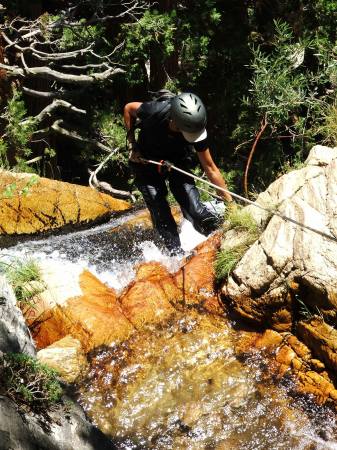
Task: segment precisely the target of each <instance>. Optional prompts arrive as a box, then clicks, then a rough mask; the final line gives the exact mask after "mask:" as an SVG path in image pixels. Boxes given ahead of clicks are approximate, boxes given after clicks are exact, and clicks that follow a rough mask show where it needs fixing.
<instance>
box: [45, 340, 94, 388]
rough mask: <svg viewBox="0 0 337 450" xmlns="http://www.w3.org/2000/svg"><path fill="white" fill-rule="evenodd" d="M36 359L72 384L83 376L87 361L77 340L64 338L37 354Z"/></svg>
mask: <svg viewBox="0 0 337 450" xmlns="http://www.w3.org/2000/svg"><path fill="white" fill-rule="evenodd" d="M37 359H38V360H39V361H40V362H41V363H43V364H46V365H47V366H49V367H51V368H52V369H55V370H56V371H57V373H58V374H59V375H60V377H61V378H62V379H63V380H64V381H67V382H68V383H73V382H74V381H76V380H78V379H79V378H80V377H81V376H83V375H84V372H85V369H86V368H87V360H86V357H85V355H84V352H83V349H82V346H81V343H80V341H79V340H78V339H74V338H73V337H71V336H66V337H64V338H63V339H60V340H59V341H57V342H54V344H52V345H50V346H49V347H46V348H44V349H43V350H40V351H39V352H37Z"/></svg>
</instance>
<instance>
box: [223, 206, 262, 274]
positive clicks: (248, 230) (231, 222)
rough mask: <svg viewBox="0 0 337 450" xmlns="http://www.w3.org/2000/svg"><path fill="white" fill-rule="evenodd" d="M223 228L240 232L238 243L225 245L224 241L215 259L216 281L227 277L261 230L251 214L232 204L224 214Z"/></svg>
mask: <svg viewBox="0 0 337 450" xmlns="http://www.w3.org/2000/svg"><path fill="white" fill-rule="evenodd" d="M225 229H226V230H227V231H228V230H230V229H235V230H237V231H238V232H241V237H240V239H239V243H238V244H236V245H233V246H227V245H226V242H224V244H223V246H222V249H221V250H220V251H219V252H218V254H217V257H216V260H215V277H216V280H217V282H221V281H222V280H224V279H225V278H227V277H228V276H229V274H230V272H231V271H232V270H233V269H234V267H235V266H236V264H237V263H238V262H239V260H240V259H241V258H242V256H243V255H244V254H245V252H246V251H247V250H248V249H249V247H250V246H251V245H252V244H253V243H254V242H255V241H256V239H257V238H258V237H259V235H260V232H261V230H260V229H259V227H258V225H257V223H256V222H255V220H254V219H253V217H252V216H251V214H250V213H249V212H248V211H246V210H245V209H243V208H241V207H239V206H238V205H236V204H233V205H232V206H231V207H229V208H228V209H227V212H226V215H225Z"/></svg>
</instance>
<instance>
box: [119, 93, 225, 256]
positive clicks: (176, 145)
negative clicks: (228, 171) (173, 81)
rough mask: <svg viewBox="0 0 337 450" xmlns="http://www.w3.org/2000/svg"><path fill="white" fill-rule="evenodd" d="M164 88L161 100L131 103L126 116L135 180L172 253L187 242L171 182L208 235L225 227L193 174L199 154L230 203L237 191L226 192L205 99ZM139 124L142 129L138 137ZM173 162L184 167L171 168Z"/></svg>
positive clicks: (186, 213) (196, 224) (191, 217)
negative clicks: (215, 158)
mask: <svg viewBox="0 0 337 450" xmlns="http://www.w3.org/2000/svg"><path fill="white" fill-rule="evenodd" d="M161 93H162V96H161V97H160V98H159V99H158V100H154V101H148V102H143V103H142V102H130V103H127V104H126V105H125V107H124V121H125V126H126V129H127V132H128V133H127V139H128V145H129V148H130V156H129V160H130V166H131V169H132V171H133V174H134V177H135V184H136V186H137V188H138V189H139V191H140V192H141V194H142V196H143V199H144V201H145V204H146V206H147V207H148V209H149V211H150V214H151V218H152V222H153V226H154V228H155V229H156V230H157V231H158V233H159V235H160V236H161V237H162V239H163V241H164V244H165V245H166V247H167V249H168V250H169V251H170V253H171V254H175V253H179V252H181V245H180V238H179V234H178V227H177V224H176V222H175V220H174V218H173V215H172V213H171V209H170V206H169V204H168V201H167V194H168V189H167V184H166V181H168V184H169V187H170V190H171V192H172V194H173V196H174V198H175V200H176V201H177V202H178V204H179V206H180V208H181V210H182V213H183V216H184V217H185V218H186V219H187V220H189V221H190V222H191V223H192V224H193V226H194V228H195V229H196V230H197V231H198V232H200V233H202V234H204V235H207V234H209V233H210V232H212V231H214V230H215V229H216V228H217V226H219V216H218V214H216V213H215V212H214V211H211V210H210V209H209V208H207V206H206V205H204V204H203V203H202V202H201V200H200V194H199V191H198V189H197V187H196V185H195V181H194V179H193V178H192V177H191V176H188V174H190V173H191V169H192V168H193V167H194V166H195V164H194V163H193V159H194V158H193V155H194V154H195V153H196V154H197V155H198V159H199V162H200V164H201V166H202V168H203V170H204V172H205V174H206V175H207V178H208V179H209V180H210V182H211V183H212V184H213V185H215V186H216V187H218V188H220V190H218V191H217V192H218V194H219V195H220V196H221V198H222V199H223V200H224V201H226V202H230V201H232V196H231V195H230V193H229V192H225V191H224V190H226V189H227V186H226V182H225V180H224V179H223V177H222V175H221V173H220V171H219V169H218V167H217V166H216V164H215V163H214V161H213V159H212V156H211V152H210V149H209V144H208V138H207V131H206V119H207V114H206V108H205V106H204V104H203V102H202V101H201V99H200V98H199V97H198V96H197V95H195V94H193V93H190V92H184V93H181V94H178V95H173V94H170V93H169V92H167V91H161ZM136 127H137V128H139V134H138V137H137V139H136V133H135V130H136ZM148 160H155V161H162V162H163V163H162V164H159V165H157V166H156V165H153V164H148V163H147V162H148ZM166 161H169V163H166ZM164 162H165V163H164ZM171 166H173V167H175V168H179V169H181V170H182V172H180V171H178V170H170V167H171ZM184 172H186V173H184Z"/></svg>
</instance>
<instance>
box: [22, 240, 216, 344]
mask: <svg viewBox="0 0 337 450" xmlns="http://www.w3.org/2000/svg"><path fill="white" fill-rule="evenodd" d="M219 241H220V238H219V236H218V235H214V236H212V237H211V238H210V239H209V240H208V241H207V242H204V243H202V244H200V245H199V246H198V247H197V249H196V251H195V255H194V256H192V257H191V258H190V259H188V260H187V261H184V260H183V261H182V267H181V269H180V270H178V271H177V272H176V273H170V272H169V271H168V269H167V268H165V267H164V266H162V265H161V264H159V263H157V262H152V263H143V264H141V265H140V266H139V267H138V269H137V271H136V276H135V279H134V280H133V281H132V282H131V283H130V284H129V285H128V286H127V287H126V288H125V289H124V291H122V292H121V293H120V294H119V295H117V293H116V291H115V290H113V289H112V288H110V287H108V286H107V285H105V284H103V283H102V282H101V281H99V280H98V279H97V278H96V277H95V276H94V275H92V274H91V273H89V272H88V271H83V270H82V269H81V268H80V267H79V266H76V265H74V264H68V265H64V266H63V267H62V268H61V267H60V266H58V265H55V264H52V263H49V264H48V263H46V264H45V267H44V268H43V270H42V278H43V283H44V284H45V286H46V287H47V288H46V289H45V290H44V291H43V292H41V293H40V294H38V295H37V296H35V297H34V299H33V301H32V306H33V307H32V308H27V309H26V310H25V314H26V318H27V321H28V323H29V326H30V329H31V330H32V334H33V337H34V340H35V342H36V344H37V346H38V348H39V349H42V348H44V347H46V346H49V345H51V344H53V343H54V342H56V341H58V340H59V339H62V338H64V337H65V336H67V335H71V336H72V337H73V338H76V339H78V340H79V341H80V342H81V345H82V346H83V348H84V350H85V352H88V351H90V350H92V349H94V348H96V347H99V346H102V345H109V346H111V345H115V344H116V343H120V342H123V341H124V340H126V339H128V338H129V337H130V335H131V334H132V333H133V332H134V331H135V330H141V329H142V327H143V326H144V325H145V324H151V323H152V324H157V323H163V322H165V321H166V320H168V319H169V318H170V316H171V315H172V314H173V313H174V312H175V311H177V310H183V309H185V308H191V307H195V308H198V309H200V310H204V311H208V312H211V313H213V314H220V315H221V314H222V313H223V308H222V306H221V305H220V302H219V299H218V297H217V295H216V293H215V289H214V285H213V278H214V274H213V262H214V258H215V254H216V249H217V248H218V246H219ZM205 267H206V268H207V270H205Z"/></svg>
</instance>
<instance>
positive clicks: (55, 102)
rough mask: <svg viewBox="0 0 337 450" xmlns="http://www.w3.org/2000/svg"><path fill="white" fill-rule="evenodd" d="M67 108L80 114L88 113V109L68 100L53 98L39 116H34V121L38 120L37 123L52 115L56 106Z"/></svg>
mask: <svg viewBox="0 0 337 450" xmlns="http://www.w3.org/2000/svg"><path fill="white" fill-rule="evenodd" d="M59 107H62V108H66V109H68V110H70V111H72V112H75V113H78V114H86V113H87V112H86V110H85V109H79V108H76V106H74V105H72V104H71V103H69V102H66V101H64V100H53V102H52V103H51V104H50V105H48V106H46V107H45V108H44V109H43V110H42V111H41V112H40V113H39V114H38V115H37V116H35V117H34V121H36V122H37V123H40V122H42V121H43V120H44V119H45V118H46V117H47V116H51V115H52V113H53V111H54V110H55V109H56V108H59ZM25 122H26V120H24V121H23V122H21V123H22V124H23V123H25Z"/></svg>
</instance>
